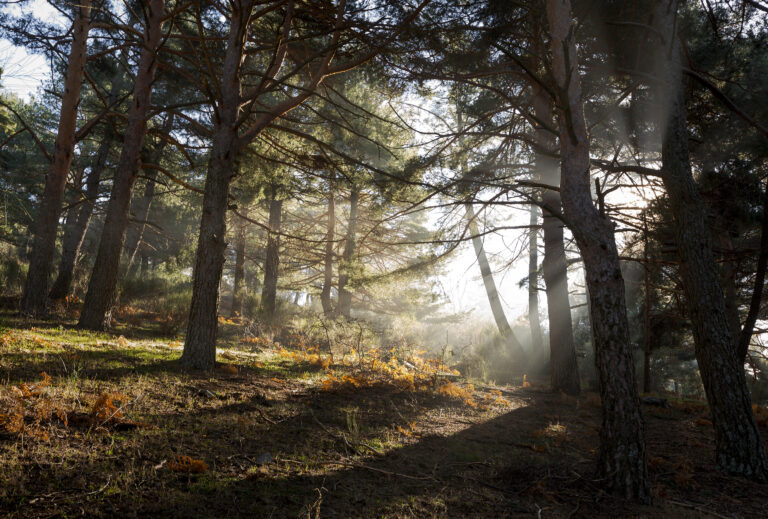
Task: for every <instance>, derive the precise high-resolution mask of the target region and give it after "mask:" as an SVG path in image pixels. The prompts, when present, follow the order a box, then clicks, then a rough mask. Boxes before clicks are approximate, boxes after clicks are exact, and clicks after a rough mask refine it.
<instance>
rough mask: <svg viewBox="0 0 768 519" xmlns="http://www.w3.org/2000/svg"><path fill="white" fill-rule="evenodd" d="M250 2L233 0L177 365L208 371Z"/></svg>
mask: <svg viewBox="0 0 768 519" xmlns="http://www.w3.org/2000/svg"><path fill="white" fill-rule="evenodd" d="M250 6H251V4H250V3H248V9H242V7H243V6H241V5H239V4H237V3H233V9H232V17H231V22H230V27H229V34H228V36H227V47H226V51H225V55H224V64H223V68H222V76H221V85H220V86H221V99H220V102H219V106H218V120H216V122H215V124H214V128H213V144H212V147H211V157H210V159H209V161H208V173H207V175H206V179H205V194H204V195H203V214H202V216H201V218H200V234H199V236H198V241H197V253H196V255H195V269H194V274H193V281H192V304H191V306H190V309H189V325H188V328H187V337H186V339H185V341H184V353H183V354H182V356H181V365H182V366H184V367H186V368H191V369H201V370H211V369H213V367H214V366H215V365H216V333H217V327H218V304H219V296H218V294H219V284H220V282H221V272H222V269H223V268H224V252H225V250H226V248H227V244H226V242H225V237H226V233H227V201H228V197H229V186H230V184H231V182H232V178H233V176H234V175H235V172H236V171H237V170H236V165H237V151H238V140H237V139H238V135H237V120H238V116H239V112H240V93H241V92H240V91H241V78H240V64H241V62H242V56H243V49H244V46H245V37H246V34H247V32H248V17H249V16H250Z"/></svg>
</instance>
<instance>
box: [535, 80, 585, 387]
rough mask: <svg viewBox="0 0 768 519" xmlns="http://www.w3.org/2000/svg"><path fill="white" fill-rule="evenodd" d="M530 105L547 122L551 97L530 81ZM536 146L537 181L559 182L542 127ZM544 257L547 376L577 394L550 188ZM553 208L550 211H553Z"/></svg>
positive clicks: (550, 141) (555, 201) (559, 233)
mask: <svg viewBox="0 0 768 519" xmlns="http://www.w3.org/2000/svg"><path fill="white" fill-rule="evenodd" d="M532 104H533V109H534V113H535V115H536V117H537V118H538V119H539V120H540V121H542V122H544V123H546V124H547V125H551V124H552V122H553V117H552V115H553V114H552V101H551V99H549V96H548V94H547V93H546V92H545V91H544V90H543V89H541V88H540V87H538V85H534V89H533V99H532ZM536 141H537V144H538V146H539V148H540V150H539V151H537V153H536V170H537V171H538V173H539V177H540V178H541V182H542V183H543V184H546V185H548V186H559V185H560V171H559V168H558V165H559V164H558V161H557V160H556V159H555V158H553V157H552V156H550V155H548V153H549V152H550V151H553V150H554V149H555V145H556V143H555V138H554V136H553V135H552V134H551V133H550V132H549V131H547V130H546V129H544V128H543V127H540V128H537V130H536ZM542 203H543V206H544V208H543V210H542V213H543V225H542V227H543V229H544V261H543V263H542V276H543V277H544V284H545V285H546V295H547V316H548V318H549V352H550V360H549V366H550V380H551V383H552V389H553V391H562V392H563V393H566V394H568V395H578V394H579V392H580V389H581V384H580V380H579V366H578V363H577V361H576V346H575V344H574V342H573V321H572V319H571V303H570V299H569V297H568V262H567V258H566V256H565V243H564V237H563V224H562V222H561V221H560V220H559V219H558V218H557V216H556V214H558V213H559V212H560V211H561V200H560V192H559V191H555V190H552V189H547V190H544V192H543V193H542ZM553 212H554V214H553Z"/></svg>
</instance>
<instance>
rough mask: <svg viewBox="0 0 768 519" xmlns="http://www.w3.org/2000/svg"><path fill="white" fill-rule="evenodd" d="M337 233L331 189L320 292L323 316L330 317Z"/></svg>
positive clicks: (331, 191)
mask: <svg viewBox="0 0 768 519" xmlns="http://www.w3.org/2000/svg"><path fill="white" fill-rule="evenodd" d="M335 231H336V198H335V195H334V192H333V189H331V190H330V191H329V193H328V231H327V232H326V234H325V240H326V242H325V272H324V277H323V290H322V292H320V303H321V304H322V305H323V314H325V315H326V316H329V315H331V314H332V313H333V302H332V301H331V288H332V286H333V241H334V238H335Z"/></svg>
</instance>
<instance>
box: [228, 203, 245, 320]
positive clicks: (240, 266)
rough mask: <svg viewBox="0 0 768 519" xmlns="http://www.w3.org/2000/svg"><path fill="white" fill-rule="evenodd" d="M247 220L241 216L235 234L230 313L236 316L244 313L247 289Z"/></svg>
mask: <svg viewBox="0 0 768 519" xmlns="http://www.w3.org/2000/svg"><path fill="white" fill-rule="evenodd" d="M243 215H244V216H246V217H247V216H248V208H247V207H246V208H245V209H243ZM246 223H247V222H246V221H245V220H244V219H243V218H240V221H239V222H238V225H237V232H236V234H235V279H234V281H233V282H232V308H231V309H230V315H231V316H232V317H235V316H237V315H242V314H243V292H244V290H245V287H244V284H243V281H244V280H245V229H246Z"/></svg>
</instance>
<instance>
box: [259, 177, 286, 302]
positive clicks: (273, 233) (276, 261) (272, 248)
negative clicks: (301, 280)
mask: <svg viewBox="0 0 768 519" xmlns="http://www.w3.org/2000/svg"><path fill="white" fill-rule="evenodd" d="M282 215H283V201H282V200H278V199H277V190H276V189H275V188H274V187H273V188H272V196H271V197H270V201H269V235H268V237H267V252H266V256H265V258H264V285H263V286H262V289H261V309H262V310H263V312H264V314H265V315H266V316H267V317H272V316H273V315H274V313H275V306H276V301H277V279H278V275H279V270H280V234H279V233H280V225H281V221H282Z"/></svg>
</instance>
